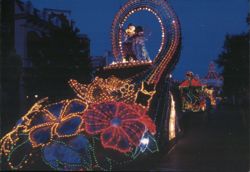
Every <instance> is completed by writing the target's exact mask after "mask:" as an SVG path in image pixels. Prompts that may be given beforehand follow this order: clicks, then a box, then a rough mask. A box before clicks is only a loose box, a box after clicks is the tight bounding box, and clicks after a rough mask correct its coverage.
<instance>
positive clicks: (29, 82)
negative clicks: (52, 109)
mask: <svg viewBox="0 0 250 172" xmlns="http://www.w3.org/2000/svg"><path fill="white" fill-rule="evenodd" d="M61 17H64V16H61ZM61 21H62V23H61V26H60V27H54V28H52V29H51V32H50V33H49V34H42V35H38V34H36V33H32V32H31V33H29V34H28V57H29V58H30V61H31V63H32V67H31V68H30V69H29V71H27V72H26V73H27V75H26V76H27V77H26V79H25V88H26V92H27V94H30V95H35V94H38V95H39V96H40V97H45V96H49V97H51V98H61V97H65V96H69V95H71V94H72V91H71V90H70V88H69V86H68V80H69V79H71V78H74V79H77V80H80V81H81V82H83V81H89V80H90V78H91V63H90V46H89V42H90V41H89V39H88V38H87V37H81V36H79V29H78V28H74V27H73V26H72V24H70V23H69V22H68V20H66V19H65V18H62V20H61Z"/></svg>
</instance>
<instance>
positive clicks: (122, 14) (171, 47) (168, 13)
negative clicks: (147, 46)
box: [111, 0, 180, 84]
mask: <svg viewBox="0 0 250 172" xmlns="http://www.w3.org/2000/svg"><path fill="white" fill-rule="evenodd" d="M140 11H148V12H150V13H152V14H153V15H154V16H155V17H156V18H157V20H158V22H159V24H160V27H161V32H162V40H161V45H160V48H159V51H158V53H157V55H156V57H155V58H154V62H153V70H152V69H151V72H149V74H148V76H146V78H145V79H146V80H147V82H148V83H154V84H156V83H158V81H159V80H160V77H161V76H162V73H163V72H164V70H165V69H166V68H169V67H170V66H169V64H171V63H170V62H171V61H172V60H174V55H175V53H176V50H177V48H178V47H179V45H180V27H179V21H178V18H177V16H176V15H175V14H174V12H173V11H172V9H171V8H170V7H169V5H168V4H167V2H166V1H165V0H130V1H128V2H127V3H126V4H125V5H124V6H123V7H122V8H121V9H120V10H119V12H118V13H117V14H116V16H115V18H114V20H113V24H112V33H111V35H112V51H113V55H114V57H115V59H118V58H119V57H121V56H123V49H122V35H123V34H122V28H123V26H124V23H125V22H126V21H127V20H128V18H129V17H130V16H131V15H133V14H135V13H137V12H140Z"/></svg>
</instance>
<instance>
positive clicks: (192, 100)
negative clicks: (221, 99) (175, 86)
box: [179, 71, 206, 112]
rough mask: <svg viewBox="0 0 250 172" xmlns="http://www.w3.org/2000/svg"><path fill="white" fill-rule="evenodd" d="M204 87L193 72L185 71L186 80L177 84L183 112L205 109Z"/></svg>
mask: <svg viewBox="0 0 250 172" xmlns="http://www.w3.org/2000/svg"><path fill="white" fill-rule="evenodd" d="M205 87H206V85H204V84H202V83H201V81H200V80H199V79H198V78H197V77H195V76H194V74H193V72H191V71H189V72H187V73H186V80H184V81H183V82H182V83H181V84H180V85H179V90H180V95H181V102H182V111H183V112H187V111H189V112H200V111H205V109H206V99H205V96H206V95H205V92H204V90H205V89H206V88H205Z"/></svg>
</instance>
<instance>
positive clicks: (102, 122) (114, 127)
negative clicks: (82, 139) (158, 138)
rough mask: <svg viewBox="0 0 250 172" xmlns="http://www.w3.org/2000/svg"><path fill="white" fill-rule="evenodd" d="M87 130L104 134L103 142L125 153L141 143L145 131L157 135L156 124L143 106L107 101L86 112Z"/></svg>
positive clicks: (89, 132) (84, 116)
mask: <svg viewBox="0 0 250 172" xmlns="http://www.w3.org/2000/svg"><path fill="white" fill-rule="evenodd" d="M83 118H85V119H84V120H85V129H86V132H87V133H88V134H92V135H94V134H101V143H102V145H103V147H105V148H112V149H114V150H117V151H119V152H122V153H126V152H130V151H131V150H132V147H133V146H138V145H139V143H140V139H141V138H142V136H143V134H144V133H145V132H146V131H147V130H149V131H150V132H151V133H152V134H155V132H156V129H155V124H154V122H153V121H152V120H151V118H150V117H149V116H148V115H147V114H146V110H145V109H143V108H142V107H141V106H139V105H128V104H126V103H123V102H107V103H99V104H95V105H93V108H92V109H89V110H87V111H85V113H84V115H83Z"/></svg>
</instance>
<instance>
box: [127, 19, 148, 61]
mask: <svg viewBox="0 0 250 172" xmlns="http://www.w3.org/2000/svg"><path fill="white" fill-rule="evenodd" d="M123 56H124V57H123V58H125V60H126V61H131V60H139V61H150V57H149V55H148V52H147V50H146V46H145V37H144V31H143V27H141V26H134V25H132V24H129V25H128V28H127V29H126V30H125V40H124V42H123Z"/></svg>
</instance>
